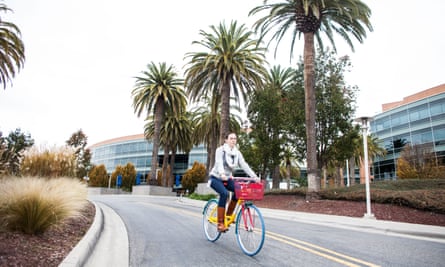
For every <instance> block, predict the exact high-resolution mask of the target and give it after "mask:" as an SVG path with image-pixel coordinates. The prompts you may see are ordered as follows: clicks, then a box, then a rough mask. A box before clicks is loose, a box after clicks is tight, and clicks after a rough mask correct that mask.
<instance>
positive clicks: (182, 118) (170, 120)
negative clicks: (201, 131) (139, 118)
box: [144, 112, 193, 186]
mask: <svg viewBox="0 0 445 267" xmlns="http://www.w3.org/2000/svg"><path fill="white" fill-rule="evenodd" d="M144 133H145V136H148V137H150V138H151V137H152V136H153V134H154V123H153V120H149V121H148V122H147V123H146V124H145V130H144ZM192 139H193V125H192V121H191V118H190V114H189V113H188V112H183V113H180V114H173V113H167V114H166V116H165V119H164V121H163V123H162V126H161V138H160V147H162V148H163V149H164V160H163V163H162V182H161V184H162V185H163V186H172V185H173V176H172V174H173V173H172V172H173V170H174V165H175V157H176V152H177V151H178V150H179V151H182V152H184V153H189V152H190V150H191V148H192V147H193V141H192ZM170 152H171V153H172V154H171V156H170ZM169 158H170V162H169V161H168V159H169ZM168 168H170V173H169V171H168Z"/></svg>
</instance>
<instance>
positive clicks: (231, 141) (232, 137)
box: [224, 133, 237, 148]
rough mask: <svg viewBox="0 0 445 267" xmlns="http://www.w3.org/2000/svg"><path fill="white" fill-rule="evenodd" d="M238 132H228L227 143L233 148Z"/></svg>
mask: <svg viewBox="0 0 445 267" xmlns="http://www.w3.org/2000/svg"><path fill="white" fill-rule="evenodd" d="M236 138H237V137H236V133H228V134H227V135H226V138H225V140H224V141H225V143H226V144H228V145H229V146H230V147H231V148H233V147H235V146H236Z"/></svg>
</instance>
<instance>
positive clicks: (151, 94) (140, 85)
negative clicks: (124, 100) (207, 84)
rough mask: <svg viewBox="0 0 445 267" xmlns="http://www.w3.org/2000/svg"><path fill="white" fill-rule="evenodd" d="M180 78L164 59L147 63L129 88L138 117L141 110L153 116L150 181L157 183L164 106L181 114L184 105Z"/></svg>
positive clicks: (185, 100)
mask: <svg viewBox="0 0 445 267" xmlns="http://www.w3.org/2000/svg"><path fill="white" fill-rule="evenodd" d="M183 85H184V81H183V79H181V78H179V77H178V73H177V72H176V71H175V70H174V68H173V66H172V65H170V66H167V64H166V63H165V62H162V63H159V64H158V65H156V64H155V63H153V62H151V63H150V64H148V65H147V70H146V71H143V72H142V76H139V77H136V84H135V86H134V89H133V91H132V96H133V107H134V111H135V113H136V114H137V116H138V117H140V115H141V114H142V113H143V112H147V115H150V114H152V115H153V118H154V124H155V129H154V134H153V138H152V142H153V152H152V160H151V170H150V181H149V182H150V184H157V182H156V170H157V167H158V153H159V142H160V136H161V135H160V131H161V126H162V122H163V120H164V116H165V113H166V108H168V109H170V110H171V111H172V112H173V113H181V112H182V111H183V110H184V109H185V108H186V106H187V98H186V95H185V92H184V90H183Z"/></svg>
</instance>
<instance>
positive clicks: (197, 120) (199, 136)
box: [192, 95, 241, 172]
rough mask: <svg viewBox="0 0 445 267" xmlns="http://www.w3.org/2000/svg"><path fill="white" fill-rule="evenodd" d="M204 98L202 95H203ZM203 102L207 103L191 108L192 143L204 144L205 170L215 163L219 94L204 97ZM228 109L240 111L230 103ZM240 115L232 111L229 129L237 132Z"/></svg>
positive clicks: (219, 118) (219, 121) (218, 122)
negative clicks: (205, 149)
mask: <svg viewBox="0 0 445 267" xmlns="http://www.w3.org/2000/svg"><path fill="white" fill-rule="evenodd" d="M203 98H204V97H203ZM201 102H203V103H207V104H208V105H207V106H205V105H198V106H197V107H195V108H194V109H193V110H192V125H193V128H194V130H193V132H194V133H193V136H194V138H193V143H194V144H195V145H198V144H202V143H203V144H204V145H205V146H206V148H207V166H206V169H207V172H209V170H210V168H211V167H213V165H214V163H215V150H216V148H217V146H218V144H217V141H218V135H219V129H220V125H221V116H220V104H219V103H220V96H218V95H217V96H215V97H205V98H204V100H203V101H201ZM230 109H232V110H234V111H238V112H240V109H239V106H236V105H231V106H230ZM239 121H241V119H240V117H239V116H237V115H235V113H232V114H231V116H230V122H229V129H230V131H233V132H239V130H240V124H239Z"/></svg>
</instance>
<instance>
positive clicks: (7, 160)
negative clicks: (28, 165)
mask: <svg viewBox="0 0 445 267" xmlns="http://www.w3.org/2000/svg"><path fill="white" fill-rule="evenodd" d="M33 145H34V139H32V138H31V135H30V134H25V133H23V132H22V131H21V130H20V129H19V128H17V129H16V130H15V131H11V132H10V133H9V135H8V136H6V137H2V133H1V132H0V174H7V175H19V174H20V164H21V162H22V160H23V157H24V153H25V151H26V149H28V148H30V147H32V146H33Z"/></svg>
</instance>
